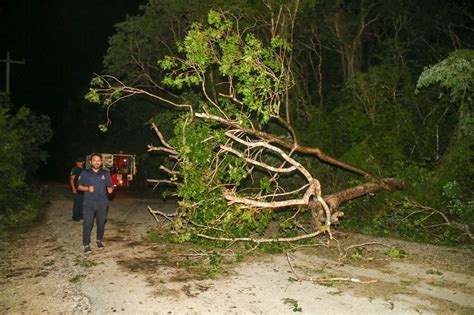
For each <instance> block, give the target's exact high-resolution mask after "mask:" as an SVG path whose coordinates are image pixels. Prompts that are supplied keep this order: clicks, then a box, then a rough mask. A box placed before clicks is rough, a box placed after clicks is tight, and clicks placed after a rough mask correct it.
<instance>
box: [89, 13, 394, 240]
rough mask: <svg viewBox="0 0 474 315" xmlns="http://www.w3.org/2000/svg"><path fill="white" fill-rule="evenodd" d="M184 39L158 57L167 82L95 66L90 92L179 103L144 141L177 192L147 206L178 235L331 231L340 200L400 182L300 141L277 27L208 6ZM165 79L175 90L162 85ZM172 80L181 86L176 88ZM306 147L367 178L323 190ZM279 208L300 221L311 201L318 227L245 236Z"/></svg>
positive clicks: (95, 98)
mask: <svg viewBox="0 0 474 315" xmlns="http://www.w3.org/2000/svg"><path fill="white" fill-rule="evenodd" d="M178 45H179V46H178V48H179V52H180V56H170V57H167V58H165V59H164V60H161V61H160V62H159V64H160V65H161V67H162V68H163V70H164V71H165V72H166V76H165V77H164V79H163V81H162V82H163V85H165V86H166V88H165V87H163V86H162V85H161V84H158V83H156V82H155V81H154V80H151V78H150V77H149V76H146V75H145V74H144V76H145V77H148V78H150V80H148V84H140V85H133V84H127V83H125V82H122V81H121V80H120V79H119V78H117V77H114V76H112V75H98V76H97V77H95V78H94V79H93V80H92V84H91V85H92V87H91V91H90V93H89V94H88V95H87V98H88V99H89V100H90V101H92V102H97V103H101V104H104V105H105V106H106V107H107V108H110V106H113V105H114V104H115V103H117V102H119V101H121V100H124V99H126V98H129V97H132V96H136V95H145V96H148V97H151V98H153V99H155V100H157V101H158V102H159V103H160V104H164V105H169V106H172V107H174V108H175V109H176V110H178V111H179V112H180V115H179V117H178V118H177V119H176V121H174V122H173V124H174V137H172V138H171V139H165V137H164V135H163V133H162V132H161V130H160V128H159V126H158V125H157V124H155V123H152V127H153V129H154V131H155V133H156V135H157V137H158V139H159V141H160V145H158V146H156V145H151V144H150V145H149V147H148V150H149V151H150V152H155V153H160V154H165V155H167V156H168V157H169V160H170V164H169V165H166V166H165V165H163V166H162V167H161V170H163V171H164V172H165V173H167V174H168V175H169V179H165V180H164V179H149V182H150V183H153V184H154V185H155V187H157V186H159V185H163V184H167V185H174V186H176V187H177V195H178V197H179V198H180V199H181V201H180V202H179V208H178V210H177V212H176V213H174V214H166V213H162V212H160V211H159V210H158V209H152V208H149V210H150V212H151V213H152V214H153V215H154V216H155V218H157V217H156V215H162V216H164V217H166V218H167V219H169V220H170V221H171V222H172V228H173V230H174V232H176V235H177V238H178V240H180V241H186V240H189V239H190V238H191V237H192V236H197V237H202V238H207V239H213V240H221V241H236V240H243V241H249V240H253V241H254V242H256V243H261V242H273V241H294V240H300V239H304V238H309V237H314V236H316V235H319V234H322V233H326V232H327V233H328V234H329V236H331V237H332V235H331V225H332V224H334V223H337V222H338V221H339V219H340V217H341V216H342V215H343V213H342V212H341V211H338V208H339V206H340V204H341V203H343V202H345V201H348V200H352V199H355V198H358V197H360V196H363V195H366V194H373V193H376V192H379V191H381V190H386V191H393V190H397V189H400V188H402V187H403V183H401V182H400V181H399V180H397V179H391V178H389V179H381V178H378V177H377V176H375V175H373V174H371V173H369V172H367V171H365V170H363V169H360V168H357V167H355V166H353V165H349V164H346V163H344V162H342V161H340V160H337V159H336V158H334V157H331V156H329V155H328V154H326V153H325V152H323V151H322V150H321V149H319V148H315V147H307V146H303V145H300V144H299V142H298V138H297V135H296V132H295V130H294V128H293V126H292V123H291V121H290V119H289V116H288V114H287V113H289V112H291V110H290V109H291V104H290V101H289V100H290V99H291V98H290V97H289V93H290V89H291V87H292V86H293V80H292V75H291V70H290V62H289V58H290V57H289V56H290V52H291V47H290V46H289V44H288V43H287V42H286V41H285V40H284V39H283V38H281V37H279V36H277V35H275V36H274V37H272V38H271V39H270V40H269V41H268V43H267V45H265V44H264V41H262V40H260V39H258V38H256V37H255V36H254V35H253V34H252V33H249V32H247V31H240V30H239V26H238V21H237V20H231V19H229V18H228V17H227V16H225V15H224V14H222V13H219V12H214V11H211V12H210V13H209V17H208V23H207V25H202V24H198V23H195V24H193V26H192V27H191V29H190V30H189V32H188V34H187V36H186V38H185V39H184V41H183V42H181V43H179V44H178ZM166 89H171V90H173V93H166V92H164V91H166ZM176 90H185V91H183V93H182V94H181V96H176V93H175V92H176ZM282 113H285V114H282ZM107 123H109V122H107ZM269 124H278V125H279V126H281V127H283V128H284V130H286V134H283V133H282V134H273V133H271V132H268V125H269ZM103 127H104V128H105V127H106V126H105V125H104V126H103ZM302 155H308V156H313V157H314V158H317V159H319V160H321V161H322V162H324V163H326V164H329V165H332V166H334V167H337V168H340V169H343V170H346V171H348V172H353V173H356V174H359V175H361V176H363V177H364V178H365V179H366V180H367V183H365V184H361V185H357V186H354V187H350V188H348V189H345V190H343V191H340V192H336V193H332V194H329V195H324V193H323V189H322V185H321V183H320V181H319V180H318V178H316V177H315V176H314V175H313V174H312V173H311V171H310V170H308V169H307V167H305V166H304V165H303V164H302V163H301V156H302ZM289 178H290V179H292V180H291V181H290V182H291V185H288V182H289V180H288V179H289ZM282 209H283V210H286V211H287V212H288V213H291V215H290V217H289V218H287V219H285V220H284V222H285V223H288V222H291V221H294V222H295V224H294V225H293V224H290V225H291V226H294V227H295V228H297V227H302V226H301V224H299V223H298V222H297V218H298V216H300V215H301V214H303V213H305V212H306V211H307V210H309V211H310V212H311V215H312V218H313V229H314V231H313V232H307V231H306V229H304V228H303V230H305V231H306V232H305V235H298V236H293V237H275V238H265V239H256V238H255V237H249V235H252V234H255V233H257V234H263V233H264V232H265V229H266V227H267V226H268V223H269V222H270V221H271V220H272V219H273V218H274V213H275V212H276V211H280V210H282Z"/></svg>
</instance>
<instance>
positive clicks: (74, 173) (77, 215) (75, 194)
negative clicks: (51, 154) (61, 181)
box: [69, 157, 86, 221]
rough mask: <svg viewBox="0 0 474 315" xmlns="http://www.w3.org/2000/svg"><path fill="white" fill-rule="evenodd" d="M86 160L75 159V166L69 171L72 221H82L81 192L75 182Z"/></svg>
mask: <svg viewBox="0 0 474 315" xmlns="http://www.w3.org/2000/svg"><path fill="white" fill-rule="evenodd" d="M85 162H86V160H85V159H84V158H82V157H79V158H77V159H76V166H74V167H73V168H72V170H71V174H70V176H69V185H70V186H71V192H72V200H73V206H72V220H73V221H79V220H81V219H82V195H83V193H82V191H79V190H78V189H77V188H78V184H77V181H78V179H79V176H80V175H81V172H82V170H83V169H84V163H85Z"/></svg>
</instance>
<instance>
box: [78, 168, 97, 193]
mask: <svg viewBox="0 0 474 315" xmlns="http://www.w3.org/2000/svg"><path fill="white" fill-rule="evenodd" d="M77 184H78V187H77V189H78V190H80V191H88V192H94V186H87V185H85V184H86V183H85V181H84V172H82V173H81V175H80V176H79V179H78V181H77Z"/></svg>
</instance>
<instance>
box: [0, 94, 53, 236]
mask: <svg viewBox="0 0 474 315" xmlns="http://www.w3.org/2000/svg"><path fill="white" fill-rule="evenodd" d="M0 98H1V100H0V104H1V105H0V129H1V130H2V132H1V133H0V153H1V156H2V158H3V160H2V163H0V172H1V173H2V176H1V177H0V186H1V187H2V189H1V190H0V230H3V228H4V227H5V226H12V225H17V224H22V223H26V222H29V221H31V220H33V219H35V218H36V216H37V214H38V211H39V210H40V209H39V207H40V206H42V205H43V204H42V203H43V199H42V198H43V197H40V195H39V191H38V190H36V189H35V188H33V187H31V186H30V185H29V184H28V178H29V177H31V175H32V173H33V172H34V171H36V170H37V168H38V166H39V165H40V163H42V162H45V159H46V156H47V155H46V152H45V151H44V150H42V149H41V145H43V144H45V143H46V142H48V141H49V139H50V138H51V135H52V133H51V129H50V127H49V119H48V117H46V116H38V115H35V114H33V113H32V112H31V111H30V110H29V109H28V108H27V107H24V106H23V107H20V108H19V109H18V110H17V111H16V113H12V112H11V110H10V107H11V103H10V101H9V99H8V98H7V97H5V96H3V95H0Z"/></svg>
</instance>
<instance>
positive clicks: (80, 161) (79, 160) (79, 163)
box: [76, 157, 86, 168]
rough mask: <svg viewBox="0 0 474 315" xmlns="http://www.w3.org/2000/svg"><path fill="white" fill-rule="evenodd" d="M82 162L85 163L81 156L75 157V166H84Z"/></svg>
mask: <svg viewBox="0 0 474 315" xmlns="http://www.w3.org/2000/svg"><path fill="white" fill-rule="evenodd" d="M84 163H86V159H84V158H83V157H78V158H77V159H76V166H77V167H80V168H84Z"/></svg>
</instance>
